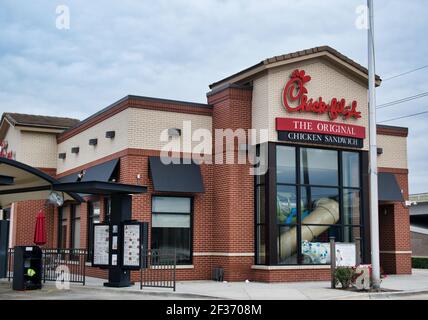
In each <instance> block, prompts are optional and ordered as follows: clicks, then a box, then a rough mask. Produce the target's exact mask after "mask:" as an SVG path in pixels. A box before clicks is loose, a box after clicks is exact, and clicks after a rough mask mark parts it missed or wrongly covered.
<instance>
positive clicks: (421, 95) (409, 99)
mask: <svg viewBox="0 0 428 320" xmlns="http://www.w3.org/2000/svg"><path fill="white" fill-rule="evenodd" d="M426 96H428V91H427V92H422V93H419V94H415V95H413V96H409V97H406V98H402V99H398V100H394V101H390V102H387V103H383V104H379V105H377V106H376V109H383V108H387V107H390V106H394V105H396V104H400V103H403V102H407V101H411V100H415V99H419V98H423V97H426Z"/></svg>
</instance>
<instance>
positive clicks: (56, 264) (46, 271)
mask: <svg viewBox="0 0 428 320" xmlns="http://www.w3.org/2000/svg"><path fill="white" fill-rule="evenodd" d="M8 255H9V257H8V276H7V278H8V281H10V280H11V279H12V277H13V258H14V249H13V248H9V250H8ZM87 255H88V251H87V250H86V249H60V248H42V268H43V270H42V272H43V276H42V279H43V282H46V281H57V280H58V279H60V280H66V281H69V282H74V283H82V284H83V285H85V281H86V280H85V279H86V265H85V263H86V257H87Z"/></svg>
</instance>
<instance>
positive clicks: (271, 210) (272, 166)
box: [254, 142, 367, 266]
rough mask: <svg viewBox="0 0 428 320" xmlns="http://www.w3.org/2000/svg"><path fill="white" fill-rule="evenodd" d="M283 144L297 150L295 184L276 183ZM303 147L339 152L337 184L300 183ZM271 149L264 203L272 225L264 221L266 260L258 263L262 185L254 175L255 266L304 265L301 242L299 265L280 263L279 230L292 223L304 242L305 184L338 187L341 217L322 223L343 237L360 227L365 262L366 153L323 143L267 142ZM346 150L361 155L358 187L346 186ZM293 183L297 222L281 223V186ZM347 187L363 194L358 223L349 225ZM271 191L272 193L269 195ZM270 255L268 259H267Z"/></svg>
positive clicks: (298, 251)
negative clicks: (345, 214) (328, 222)
mask: <svg viewBox="0 0 428 320" xmlns="http://www.w3.org/2000/svg"><path fill="white" fill-rule="evenodd" d="M281 146H284V147H293V148H294V151H295V161H296V166H295V171H296V174H295V177H296V181H295V183H279V182H277V159H276V156H277V148H279V147H281ZM302 148H310V149H321V150H329V151H336V152H337V168H338V171H339V172H338V184H337V185H312V184H304V183H301V181H300V180H301V174H300V170H301V166H302V164H301V157H300V154H301V149H302ZM268 150H269V158H268V161H269V170H268V172H267V173H266V176H265V179H264V181H265V192H266V194H265V200H264V201H265V206H266V207H267V208H265V222H266V221H270V223H269V224H267V223H265V224H266V225H267V229H266V226H265V246H266V248H265V250H266V252H265V263H259V260H260V257H259V251H258V247H257V244H258V242H260V241H259V239H258V233H257V227H258V223H257V207H258V202H259V201H260V200H259V199H258V197H257V187H258V186H260V185H261V184H258V183H257V177H255V179H254V186H255V187H254V197H255V201H254V208H255V212H254V214H255V216H254V219H255V223H254V232H255V233H254V235H255V237H254V238H255V240H254V244H255V259H254V263H255V264H256V265H280V266H287V265H302V253H301V251H302V248H301V245H300V246H299V245H297V250H296V253H297V264H282V263H279V251H278V249H279V244H278V242H279V230H280V228H281V227H290V228H291V227H293V226H297V244H299V243H301V242H302V233H301V228H302V225H303V224H302V221H301V217H302V215H301V209H302V208H301V205H302V203H301V202H302V194H301V191H302V188H304V187H319V188H335V189H336V190H338V196H339V220H338V222H337V223H336V224H324V225H323V226H328V227H329V228H330V227H335V228H338V230H339V232H340V235H341V237H342V238H343V236H344V230H345V228H346V227H348V228H349V227H351V228H359V230H360V240H359V244H360V248H361V249H360V250H361V256H362V259H363V261H364V259H365V255H366V254H367V249H366V247H365V242H364V239H363V237H364V236H363V235H364V234H366V232H367V230H366V229H367V227H366V225H365V216H364V208H365V207H366V201H367V200H366V195H365V192H364V185H365V183H364V181H365V180H364V173H363V170H362V169H363V162H364V161H365V160H364V156H363V154H364V153H363V152H362V151H361V150H355V149H344V148H329V147H324V146H311V145H298V144H290V143H281V142H269V145H268ZM343 152H353V153H357V154H358V170H359V186H358V187H348V186H344V184H343V183H344V179H343V170H344V166H343ZM281 185H284V186H292V187H295V188H296V198H297V201H296V202H297V203H296V207H297V212H298V214H297V219H296V223H292V224H280V223H277V209H276V206H277V202H276V201H277V200H276V199H277V192H278V186H281ZM266 186H268V188H269V189H270V190H267V188H266ZM344 190H356V191H358V192H359V195H360V200H359V211H358V214H359V222H360V223H359V224H346V223H344ZM267 193H269V194H267ZM272 220H273V221H272ZM268 243H269V244H270V246H269V248H268V247H267V244H268ZM268 257H269V258H268Z"/></svg>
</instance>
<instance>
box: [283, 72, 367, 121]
mask: <svg viewBox="0 0 428 320" xmlns="http://www.w3.org/2000/svg"><path fill="white" fill-rule="evenodd" d="M309 81H311V77H310V76H309V75H307V74H306V73H305V71H304V70H298V69H297V70H294V71H293V72H292V73H291V76H290V80H288V82H287V84H286V85H285V87H284V91H283V92H282V103H283V105H284V107H285V109H286V110H287V111H289V112H313V113H320V114H321V113H328V115H329V117H330V119H331V120H335V119H337V118H338V117H339V116H342V117H343V118H344V119H350V118H355V119H358V118H361V112H359V111H357V101H355V100H354V101H352V102H351V103H350V104H349V105H347V104H346V100H345V99H344V98H341V99H337V98H333V99H331V101H330V103H326V102H324V101H323V99H322V97H319V98H318V99H313V98H308V96H307V93H308V89H307V88H306V87H305V84H307V83H308V82H309ZM290 103H294V104H296V103H297V105H296V106H291V105H290Z"/></svg>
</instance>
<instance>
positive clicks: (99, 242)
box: [92, 224, 109, 266]
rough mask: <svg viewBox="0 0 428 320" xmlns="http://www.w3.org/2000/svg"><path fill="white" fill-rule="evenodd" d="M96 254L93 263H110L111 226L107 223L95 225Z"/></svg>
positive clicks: (105, 264) (106, 264)
mask: <svg viewBox="0 0 428 320" xmlns="http://www.w3.org/2000/svg"><path fill="white" fill-rule="evenodd" d="M93 241H94V256H93V261H92V264H93V265H98V266H108V265H109V226H108V225H106V224H98V225H94V240H93Z"/></svg>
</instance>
